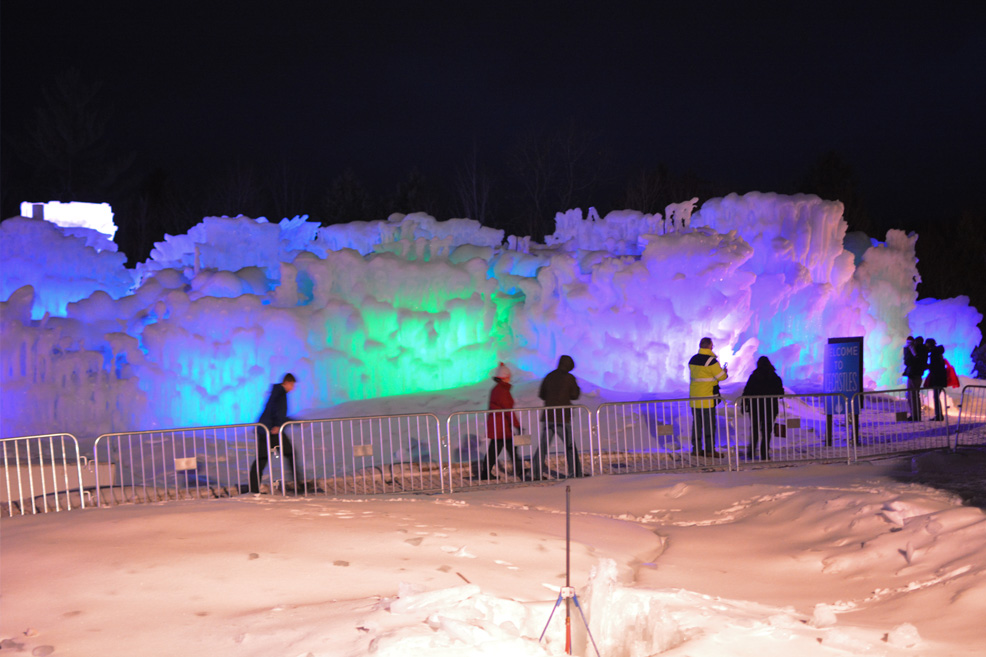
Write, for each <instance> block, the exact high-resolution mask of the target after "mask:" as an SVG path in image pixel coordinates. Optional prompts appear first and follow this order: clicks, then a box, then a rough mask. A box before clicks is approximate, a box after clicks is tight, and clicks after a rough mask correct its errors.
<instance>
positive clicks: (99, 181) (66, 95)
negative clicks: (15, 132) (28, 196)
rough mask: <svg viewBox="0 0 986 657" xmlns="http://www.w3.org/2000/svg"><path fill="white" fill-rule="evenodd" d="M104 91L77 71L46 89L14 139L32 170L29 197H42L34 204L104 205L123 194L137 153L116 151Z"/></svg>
mask: <svg viewBox="0 0 986 657" xmlns="http://www.w3.org/2000/svg"><path fill="white" fill-rule="evenodd" d="M101 88H102V84H101V83H99V82H90V81H88V80H86V79H85V78H83V76H82V74H81V73H79V72H78V71H77V70H74V69H73V70H69V71H67V72H65V73H62V74H61V75H59V76H57V77H56V78H55V79H54V80H53V81H52V83H51V84H49V85H46V86H44V87H43V88H42V90H41V96H42V99H43V101H44V102H43V104H42V105H41V106H39V107H38V108H37V110H36V112H35V118H34V121H33V123H32V124H31V125H30V126H29V127H28V128H27V130H26V131H25V133H24V134H23V136H21V137H15V138H13V139H12V141H13V144H14V146H15V148H16V150H17V152H18V155H19V156H20V158H21V159H22V160H23V161H24V162H25V163H26V164H27V166H29V167H30V168H31V170H32V173H33V175H32V176H31V178H32V183H31V185H30V193H33V194H37V195H39V196H40V197H42V198H38V199H34V200H46V201H47V200H59V201H90V202H103V201H112V200H114V199H115V198H116V197H118V196H119V195H120V194H121V192H122V187H123V186H124V185H125V183H126V182H127V174H128V172H129V170H130V168H131V166H132V165H133V162H134V159H135V155H134V154H132V153H131V154H119V153H118V152H116V151H115V144H114V142H113V140H112V138H111V134H110V132H109V131H108V129H107V128H108V126H109V125H110V122H111V120H112V116H113V113H112V110H111V109H110V108H109V106H108V105H106V104H105V103H104V102H103V101H102V99H101V96H100V89H101Z"/></svg>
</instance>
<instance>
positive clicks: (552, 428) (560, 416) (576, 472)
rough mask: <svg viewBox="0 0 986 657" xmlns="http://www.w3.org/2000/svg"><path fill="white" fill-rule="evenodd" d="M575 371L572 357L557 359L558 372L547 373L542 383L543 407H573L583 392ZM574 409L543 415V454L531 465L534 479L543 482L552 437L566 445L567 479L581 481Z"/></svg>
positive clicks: (563, 409)
mask: <svg viewBox="0 0 986 657" xmlns="http://www.w3.org/2000/svg"><path fill="white" fill-rule="evenodd" d="M574 369H575V361H574V360H572V357H571V356H568V355H565V356H562V357H561V358H559V359H558V368H557V369H555V370H552V371H551V372H549V373H548V375H547V376H546V377H544V380H543V381H541V388H540V390H539V391H538V397H540V398H541V399H542V400H544V405H545V406H548V407H557V406H571V405H572V402H573V401H574V400H576V399H578V398H579V395H580V394H582V391H581V390H580V389H579V383H578V381H576V380H575V375H573V374H572V370H574ZM571 423H572V409H570V408H549V409H548V410H546V411H544V416H543V418H542V426H541V441H540V442H541V444H540V448H541V449H540V451H539V452H538V454H536V455H535V456H534V458H533V459H532V461H531V468H532V470H533V472H532V476H533V478H534V479H543V478H544V474H545V472H546V471H547V469H548V462H547V461H548V443H549V442H550V441H551V435H552V434H554V435H556V436H558V437H560V438H563V439H564V441H565V460H566V461H568V476H569V477H581V476H583V473H582V459H581V457H580V456H579V450H578V448H577V447H576V446H575V443H574V442H573V441H572V426H571Z"/></svg>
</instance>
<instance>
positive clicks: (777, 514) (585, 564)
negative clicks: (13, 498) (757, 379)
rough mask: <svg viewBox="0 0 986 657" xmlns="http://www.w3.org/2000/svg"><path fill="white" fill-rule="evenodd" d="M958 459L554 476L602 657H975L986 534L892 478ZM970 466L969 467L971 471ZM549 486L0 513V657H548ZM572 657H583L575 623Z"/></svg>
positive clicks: (944, 501) (559, 531) (983, 606)
mask: <svg viewBox="0 0 986 657" xmlns="http://www.w3.org/2000/svg"><path fill="white" fill-rule="evenodd" d="M968 458H969V457H968V455H963V454H956V455H948V454H941V453H929V454H925V455H923V456H919V457H915V458H914V459H913V461H912V459H910V458H908V459H897V460H883V461H875V462H871V463H862V464H859V465H854V466H848V465H813V466H804V467H797V468H775V469H757V470H747V471H743V472H738V473H737V472H717V473H698V472H695V473H687V474H674V475H670V474H662V475H624V476H602V477H593V478H588V479H582V480H572V481H570V482H569V483H570V485H571V509H572V514H571V535H572V548H571V578H572V579H571V581H572V585H573V586H574V587H576V589H577V593H578V597H579V600H580V601H581V604H582V606H583V608H584V610H585V613H586V615H587V616H588V619H589V624H590V627H591V631H592V634H593V637H594V639H595V641H596V644H597V645H598V648H599V651H600V653H601V654H602V655H605V656H607V657H616V656H634V657H636V656H644V655H653V654H658V653H660V654H662V655H677V656H683V655H690V656H692V657H703V656H706V655H724V654H729V655H757V657H772V656H774V655H777V656H780V655H784V656H785V657H787V656H789V655H792V654H793V655H839V654H851V655H857V654H865V655H926V656H938V655H940V656H945V655H949V656H952V655H981V654H984V652H986V633H984V632H983V630H982V619H983V618H986V518H984V516H983V511H982V510H981V509H980V508H976V507H969V506H962V505H961V504H960V502H959V501H958V499H957V498H956V497H955V496H953V495H951V494H949V493H946V492H942V491H940V490H937V489H934V488H930V487H926V486H923V485H919V484H914V483H909V481H908V480H909V479H910V478H911V477H912V476H913V473H914V472H915V471H931V472H933V473H939V474H947V473H948V472H949V471H950V468H952V466H953V465H954V464H955V463H956V459H968ZM982 463H983V462H982V461H981V462H980V465H982ZM564 511H565V483H563V482H553V483H550V484H540V485H535V486H527V487H513V488H500V489H487V490H482V491H472V492H465V493H459V494H455V495H436V496H401V497H393V498H388V499H382V498H333V499H328V498H318V499H296V498H295V499H292V498H280V497H271V496H242V497H238V498H233V499H224V500H214V501H203V502H178V503H166V504H151V505H131V506H121V507H115V508H108V509H95V510H86V511H72V512H68V513H58V514H47V515H38V516H25V517H15V518H4V519H3V521H2V530H0V531H2V543H0V557H2V559H0V568H2V570H0V576H2V580H0V581H2V597H0V639H2V643H0V649H2V650H3V651H4V653H3V654H7V653H8V652H9V653H10V654H31V655H47V654H55V655H86V656H93V657H96V656H98V657H104V656H105V657H112V656H116V655H120V656H124V655H126V656H128V657H129V656H132V655H141V656H144V657H153V656H156V655H162V656H163V655H168V656H170V655H176V654H180V655H185V656H188V657H194V656H199V655H201V656H214V655H244V656H252V655H257V656H261V655H262V656H264V657H268V656H272V655H283V656H285V657H297V656H308V655H311V656H319V657H321V656H329V655H332V656H336V655H339V656H348V655H365V654H377V655H402V656H412V655H428V656H431V657H434V656H443V655H466V654H468V655H504V656H507V655H509V656H517V655H557V654H562V653H563V651H564V613H563V612H564V606H563V607H561V608H560V609H559V611H558V612H557V613H556V614H555V615H554V619H553V621H552V624H551V626H550V627H548V628H547V632H546V635H545V640H544V642H543V643H541V644H539V643H538V637H539V635H540V634H541V631H542V630H543V629H544V628H545V623H546V622H547V620H548V617H549V614H550V613H551V610H552V606H553V605H554V603H555V601H556V600H557V598H558V592H559V587H560V586H562V585H563V584H564V582H565V513H564ZM572 629H573V635H574V653H575V654H582V655H591V654H595V652H594V650H593V648H592V646H591V645H587V643H586V636H585V633H584V631H583V624H582V622H581V619H580V617H579V615H578V611H577V610H576V609H574V608H573V609H572Z"/></svg>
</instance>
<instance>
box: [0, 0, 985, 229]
mask: <svg viewBox="0 0 986 657" xmlns="http://www.w3.org/2000/svg"><path fill="white" fill-rule="evenodd" d="M474 4H476V3H443V5H439V4H438V3H418V2H401V3H396V2H394V3H374V2H365V3H357V4H356V6H354V7H350V6H349V5H348V4H343V3H340V2H334V1H330V2H304V3H303V2H257V1H254V0H238V1H236V2H232V1H230V2H208V1H202V2H184V1H169V2H155V3H151V2H132V1H130V2H116V1H106V0H100V1H96V2H69V1H66V0H59V1H57V2H52V1H47V0H3V3H2V5H0V6H2V22H0V26H2V40H0V47H2V57H0V64H2V77H0V83H2V93H0V100H2V130H3V133H4V135H5V137H7V136H8V135H10V134H14V133H17V132H18V131H21V130H23V129H24V128H25V126H26V125H27V124H28V122H29V121H30V120H31V118H32V116H33V114H34V111H35V108H36V107H37V106H38V104H39V100H38V99H39V95H40V90H41V88H42V87H43V86H44V85H45V84H47V83H49V82H50V80H51V79H52V78H53V77H54V76H56V75H58V74H59V73H61V72H63V71H65V70H66V69H69V68H71V67H75V68H77V69H78V70H79V71H80V72H81V73H83V74H84V75H85V76H87V77H88V78H90V79H94V80H101V81H102V82H103V83H104V84H105V86H104V94H105V97H106V99H107V100H108V101H109V103H110V104H111V105H112V106H113V107H114V109H115V116H116V121H115V122H114V128H113V134H112V135H111V136H112V139H113V142H114V145H115V146H116V147H118V148H119V149H121V150H126V151H134V152H136V154H137V158H138V159H137V163H138V165H139V166H140V167H143V168H145V169H150V168H154V167H161V168H163V169H166V170H169V171H182V172H187V173H188V174H192V175H207V174H208V172H210V171H214V170H215V169H217V168H220V167H222V166H224V165H225V164H227V163H229V162H231V161H237V162H248V163H250V162H264V161H271V160H276V159H278V158H283V159H285V160H287V161H289V162H291V163H292V165H293V166H297V167H302V168H306V169H309V170H311V171H317V172H322V173H323V174H324V176H323V177H325V178H327V179H331V178H332V177H333V176H335V175H337V174H338V173H339V172H340V171H341V170H342V169H344V168H346V167H351V168H353V169H354V170H356V171H357V172H359V173H360V175H362V176H364V177H365V178H367V179H370V180H373V179H379V180H391V179H396V178H398V177H400V176H401V175H402V174H403V173H404V172H406V171H407V170H409V169H410V168H411V167H415V166H416V167H419V168H420V169H422V170H423V171H425V172H427V173H429V174H430V175H433V176H437V177H442V176H451V175H452V174H453V173H454V171H455V170H456V168H457V167H459V166H460V165H461V163H462V162H463V161H464V160H465V159H466V158H467V156H468V154H469V153H470V152H471V151H472V148H473V145H474V144H475V146H476V148H477V150H478V152H479V154H480V156H481V157H490V158H497V157H501V156H502V155H503V153H504V151H505V149H507V148H508V146H509V145H510V144H512V143H515V142H516V141H517V140H518V139H519V137H520V136H521V135H523V134H525V133H530V132H534V131H544V130H550V129H552V128H553V127H557V126H559V125H561V124H564V123H565V122H568V121H576V122H577V123H578V125H580V126H582V127H583V128H584V129H585V130H586V131H587V132H591V133H593V134H595V135H597V136H598V139H599V141H600V142H601V143H603V144H605V146H606V148H607V151H608V157H609V160H610V164H609V168H610V169H611V170H613V171H615V172H616V174H617V175H619V176H622V177H623V180H625V179H626V178H627V177H629V176H631V175H632V174H633V173H634V172H635V171H638V170H641V169H645V168H653V167H655V166H657V165H658V164H661V163H663V164H665V165H667V166H668V167H669V168H671V169H674V170H676V171H690V172H694V173H696V174H698V175H700V176H702V177H704V178H707V179H713V180H716V181H719V182H721V183H725V184H728V185H729V187H730V189H733V190H735V191H738V192H745V191H750V190H760V191H773V190H775V189H781V188H784V187H787V186H789V185H790V184H791V182H792V180H794V179H797V178H798V176H799V175H801V174H802V173H803V172H804V171H806V170H807V169H808V168H809V166H810V165H811V164H812V162H813V161H815V160H816V159H817V158H818V157H819V156H820V155H821V154H822V153H824V152H826V151H831V150H835V151H838V152H839V153H840V154H841V155H842V156H843V157H844V158H845V160H846V161H847V162H848V163H849V164H850V165H851V166H852V167H853V169H854V171H855V173H856V176H857V178H858V182H859V188H860V191H861V192H862V194H863V195H864V196H865V198H866V201H867V204H868V206H869V208H870V214H871V215H873V216H874V218H875V219H877V220H878V221H879V222H880V223H883V224H885V225H889V226H893V225H901V226H904V225H916V224H919V223H920V222H921V221H922V219H925V218H927V217H929V216H931V215H934V216H935V217H940V216H943V215H944V214H947V213H949V212H955V211H958V210H960V209H962V208H970V207H971V208H980V207H982V206H983V200H982V194H983V183H984V182H986V121H984V119H986V20H984V18H983V12H981V11H978V10H975V11H974V10H961V9H954V8H949V7H948V6H947V5H945V3H923V4H920V5H918V4H910V3H896V2H895V3H888V2H880V3H866V2H863V3H843V2H837V3H825V4H821V3H819V4H815V3H812V5H811V6H812V7H813V8H807V7H805V6H803V5H805V4H806V3H800V2H796V3H777V7H776V8H775V9H772V10H769V11H767V10H764V9H763V7H764V6H765V5H764V4H763V3H757V7H759V9H757V10H752V9H748V8H746V7H745V6H744V7H741V5H745V4H746V3H703V2H680V3H675V4H673V5H672V4H670V3H662V2H651V3H633V4H632V5H630V6H624V5H622V4H621V3H613V2H609V3H596V4H593V3H587V2H569V3H555V2H547V3H529V4H532V5H536V7H535V8H531V7H529V6H524V5H521V4H518V5H516V6H514V5H505V4H502V3H483V5H482V8H477V7H474V6H472V5H474ZM947 4H948V5H954V4H956V3H947ZM856 5H863V8H862V9H860V8H859V7H857V6H856ZM943 6H944V7H945V8H943ZM5 141H6V140H5ZM7 147H8V144H7V143H5V144H4V148H7ZM10 161H11V160H10V159H9V158H5V159H4V163H5V166H10V164H9V162H10ZM9 173H10V172H5V175H4V180H5V181H7V180H10V178H9V176H8V175H7V174H9ZM8 191H10V190H8ZM20 200H47V199H11V198H9V194H5V195H4V208H3V209H4V216H8V215H9V214H11V212H10V204H11V203H12V202H14V203H16V202H19V201H20ZM703 200H704V199H703ZM599 205H600V208H599V209H600V210H601V211H607V210H609V209H612V208H610V207H607V206H606V201H605V200H602V199H601V200H600V203H599ZM932 205H937V208H936V209H935V211H934V212H931V211H930V209H931V206H932ZM558 209H563V208H558ZM381 218H382V217H381ZM440 218H444V217H440Z"/></svg>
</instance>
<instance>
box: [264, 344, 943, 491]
mask: <svg viewBox="0 0 986 657" xmlns="http://www.w3.org/2000/svg"><path fill="white" fill-rule="evenodd" d="M713 347H714V344H713V341H712V338H710V337H704V338H702V339H701V340H700V341H699V349H698V353H696V354H695V355H694V356H692V358H691V359H690V360H689V361H688V369H689V375H690V376H689V389H688V394H689V398H690V399H689V405H690V407H691V411H692V428H691V443H692V452H693V454H695V455H697V456H700V457H707V458H723V457H724V456H725V454H722V453H720V452H719V451H717V450H716V435H717V425H718V422H717V418H716V406H717V405H718V404H720V403H721V402H722V399H721V397H720V394H719V384H720V383H722V382H723V381H725V380H726V379H727V378H728V377H729V369H728V368H727V367H726V366H725V365H721V364H720V363H719V360H718V358H717V357H716V355H715V353H714V352H713V351H712V349H713ZM903 351H904V353H903V357H904V376H905V377H906V378H907V390H908V407H909V412H910V415H909V416H908V418H907V420H908V421H914V422H919V421H921V396H920V394H921V388H922V387H924V388H931V389H932V390H933V394H934V404H935V418H934V419H935V420H936V421H941V420H943V419H944V416H943V415H942V406H941V399H940V395H941V393H942V390H943V389H944V388H945V387H946V386H947V385H949V380H948V371H947V367H948V362H947V361H946V360H945V349H944V347H942V346H941V345H939V344H937V343H936V342H935V340H933V339H930V338H929V339H928V340H927V341H925V340H924V339H923V338H922V337H920V336H918V337H916V338H915V337H911V336H908V338H907V343H906V344H905V346H904V350H903ZM574 369H575V361H574V360H573V359H572V357H571V356H568V355H563V356H562V357H561V358H559V359H558V367H557V368H555V369H554V370H553V371H551V372H550V373H548V375H547V376H545V377H544V379H543V380H542V381H541V386H540V388H539V389H538V396H539V397H540V398H541V400H542V401H543V402H544V405H545V407H546V408H545V409H544V411H542V414H541V429H542V430H541V431H540V433H539V438H540V440H539V441H538V444H537V445H536V447H537V448H538V449H537V451H535V452H534V454H533V456H532V459H531V470H530V471H529V472H528V471H527V470H526V468H525V463H524V459H523V457H522V456H521V454H520V451H519V449H518V448H517V447H515V445H514V432H515V430H519V429H520V420H519V419H518V418H517V416H516V414H515V413H512V412H503V411H510V410H511V409H513V408H514V398H513V395H512V393H511V388H512V384H511V372H510V368H508V367H507V366H506V365H505V364H504V363H500V364H499V366H498V367H497V368H496V369H494V370H493V372H492V376H493V380H494V382H495V385H494V387H493V389H492V390H491V391H490V398H489V410H491V411H498V412H494V413H490V414H488V415H487V418H486V436H487V438H488V440H489V442H490V444H489V448H488V449H487V451H486V455H485V456H484V457H483V458H482V459H481V460H480V461H479V462H478V463H477V464H475V467H474V471H473V475H474V476H475V477H476V478H478V479H490V478H492V477H493V468H494V467H495V465H496V461H497V459H498V457H499V455H500V453H501V452H502V451H503V450H507V454H508V455H509V456H510V457H511V460H512V461H513V472H514V475H515V476H516V477H518V478H521V479H523V480H526V481H531V480H539V479H544V478H545V477H546V476H547V474H548V473H549V470H548V460H547V459H548V449H549V446H550V441H551V438H552V437H553V436H554V437H557V438H559V439H560V440H562V441H563V442H564V444H565V461H566V466H567V468H566V470H567V472H566V474H564V475H562V474H560V473H559V474H558V476H567V477H582V476H583V475H584V471H583V467H582V459H581V457H580V455H579V449H578V446H577V445H576V444H575V442H574V441H573V439H572V409H571V405H572V402H573V401H575V400H577V399H578V398H579V395H580V394H581V390H580V389H579V384H578V381H577V380H576V378H575V376H574V375H573V374H572V370H574ZM925 372H927V373H928V376H927V377H925V376H924V373H925ZM295 383H296V381H295V378H294V376H292V375H291V374H287V375H285V377H284V379H283V380H282V381H281V383H276V384H274V385H273V386H272V388H271V392H270V395H269V396H268V399H267V403H266V405H265V406H264V410H263V413H262V414H261V416H260V419H259V420H258V422H259V423H260V424H263V425H265V426H266V427H267V428H268V432H267V433H268V435H269V440H270V445H269V447H270V448H273V447H277V446H278V445H280V448H281V452H282V455H283V456H284V458H285V460H286V461H287V462H288V463H290V467H291V472H292V474H294V459H293V456H294V455H293V453H292V448H291V442H290V441H289V440H288V439H287V437H286V436H285V437H284V438H283V439H282V437H281V435H280V431H279V430H280V427H281V425H282V424H284V423H285V422H286V421H287V420H288V417H287V393H289V392H291V391H292V390H293V389H294V386H295ZM783 395H784V383H783V381H782V380H781V377H780V376H779V375H778V374H777V370H776V369H775V368H774V365H773V363H771V362H770V359H769V358H767V356H761V357H760V358H759V359H758V360H757V367H756V369H755V370H754V371H753V373H752V374H750V378H749V379H748V380H747V382H746V386H745V387H744V388H743V405H742V409H743V410H744V411H745V412H746V413H748V414H749V415H750V419H751V427H752V433H751V440H750V444H749V445H748V447H747V451H746V456H747V458H759V459H761V460H768V459H769V458H770V443H771V437H772V436H773V433H774V422H775V421H776V419H777V414H778V410H779V398H780V397H781V396H783ZM263 438H264V437H263V435H262V434H261V432H259V431H258V433H257V442H258V451H257V460H256V461H255V462H254V463H253V465H252V466H251V468H250V491H251V492H259V490H260V478H261V476H262V475H263V472H264V470H265V469H266V467H267V461H268V458H269V451H268V445H267V444H263V445H261V443H266V440H264V439H263Z"/></svg>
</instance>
